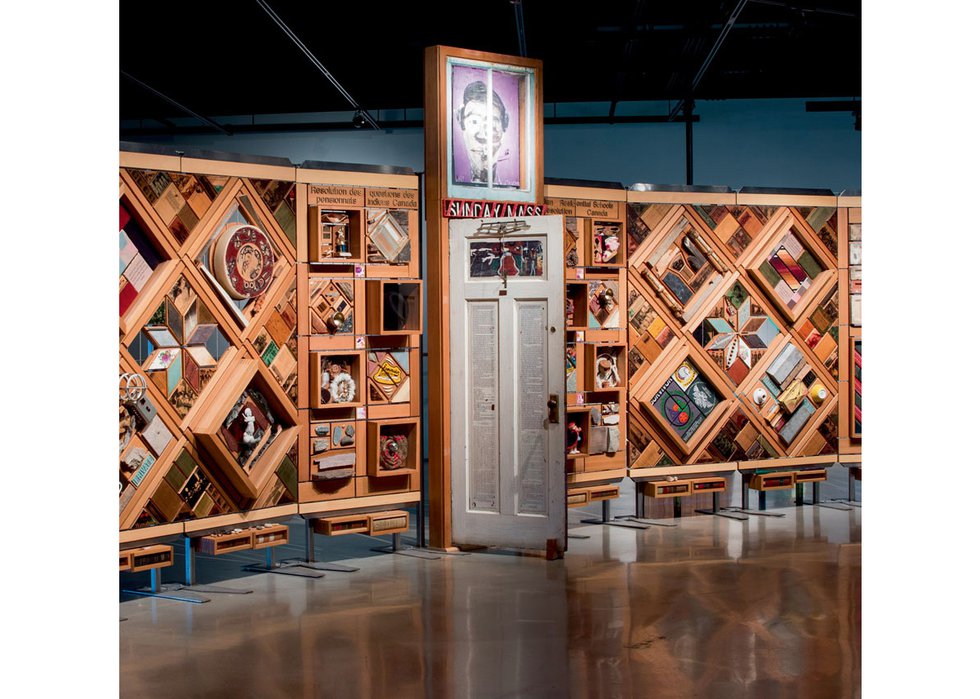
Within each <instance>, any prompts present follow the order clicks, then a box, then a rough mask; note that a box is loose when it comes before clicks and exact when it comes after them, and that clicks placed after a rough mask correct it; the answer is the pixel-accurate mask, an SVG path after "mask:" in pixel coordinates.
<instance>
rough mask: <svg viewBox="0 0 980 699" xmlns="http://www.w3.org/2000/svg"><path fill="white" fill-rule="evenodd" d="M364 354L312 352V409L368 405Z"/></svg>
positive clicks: (360, 352)
mask: <svg viewBox="0 0 980 699" xmlns="http://www.w3.org/2000/svg"><path fill="white" fill-rule="evenodd" d="M364 364H365V362H364V352H363V351H361V350H353V351H311V352H310V407H311V408H314V409H328V408H329V409H333V408H338V409H339V408H355V407H360V406H363V405H364V404H365V398H364V393H365V391H364V375H365V374H364V368H365V367H364Z"/></svg>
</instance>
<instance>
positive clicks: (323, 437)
mask: <svg viewBox="0 0 980 699" xmlns="http://www.w3.org/2000/svg"><path fill="white" fill-rule="evenodd" d="M364 434H365V424H364V421H363V420H359V421H355V420H337V421H334V422H317V423H313V424H311V425H310V462H309V480H311V481H314V482H320V483H322V484H324V485H326V484H328V483H333V484H336V485H340V484H341V483H344V482H350V481H352V479H353V478H354V476H355V475H358V463H359V459H358V454H363V453H364ZM362 468H363V467H362Z"/></svg>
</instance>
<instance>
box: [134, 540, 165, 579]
mask: <svg viewBox="0 0 980 699" xmlns="http://www.w3.org/2000/svg"><path fill="white" fill-rule="evenodd" d="M128 553H129V554H130V556H131V558H132V564H131V566H130V568H129V570H130V572H133V573H141V572H143V571H144V570H150V569H152V568H167V567H169V566H172V565H173V564H174V547H173V546H170V545H169V544H151V545H149V546H141V547H140V548H136V549H131V550H129V551H128Z"/></svg>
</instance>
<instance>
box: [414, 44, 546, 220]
mask: <svg viewBox="0 0 980 699" xmlns="http://www.w3.org/2000/svg"><path fill="white" fill-rule="evenodd" d="M541 69H542V64H541V61H538V60H534V59H527V58H518V57H514V56H505V55H502V54H493V53H483V52H479V51H469V50H465V49H455V48H450V47H447V46H435V47H430V48H429V49H427V50H426V75H427V76H429V77H428V79H427V80H426V83H427V88H429V89H432V88H434V89H435V92H436V94H435V95H434V97H436V99H437V100H438V104H439V108H438V110H437V111H436V112H435V114H437V115H438V116H437V120H438V121H437V125H438V132H439V140H438V150H437V152H438V154H439V155H440V161H441V166H442V167H441V168H440V171H441V173H444V175H445V177H444V178H441V179H442V183H443V186H442V187H441V189H442V190H443V191H442V196H443V197H447V198H457V199H479V200H483V201H514V202H528V203H537V202H539V201H540V199H541V196H542V186H543V179H542V175H541V173H542V163H541V161H542V156H543V133H542V132H543V129H542V123H543V119H542V114H541V110H542V104H543V95H544V92H543V89H542V83H541V72H542V71H541ZM433 74H434V75H433ZM433 78H434V79H433ZM433 83H434V84H433ZM428 101H429V100H428V99H427V102H428ZM427 111H428V110H427ZM488 117H490V118H488ZM477 135H482V136H483V139H482V140H483V141H484V142H485V143H492V144H493V145H494V148H493V149H492V150H491V152H489V153H488V149H487V148H485V147H481V145H480V143H479V142H478V141H477V140H475V139H476V136H477ZM428 140H429V139H428V137H427V138H426V145H427V148H428ZM426 172H427V173H429V175H430V176H432V175H434V174H436V173H435V171H434V169H430V168H429V167H428V166H427V167H426Z"/></svg>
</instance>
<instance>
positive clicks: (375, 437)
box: [367, 418, 421, 478]
mask: <svg viewBox="0 0 980 699" xmlns="http://www.w3.org/2000/svg"><path fill="white" fill-rule="evenodd" d="M367 430H368V461H367V473H368V475H369V476H372V477H374V478H382V477H383V478H391V477H396V476H403V475H406V474H410V473H414V472H417V471H418V468H419V463H420V461H421V454H420V450H419V449H420V443H421V440H420V439H419V420H418V418H408V419H402V420H368V423H367Z"/></svg>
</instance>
